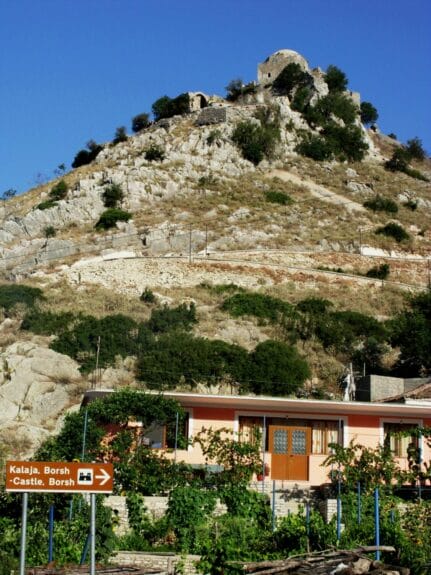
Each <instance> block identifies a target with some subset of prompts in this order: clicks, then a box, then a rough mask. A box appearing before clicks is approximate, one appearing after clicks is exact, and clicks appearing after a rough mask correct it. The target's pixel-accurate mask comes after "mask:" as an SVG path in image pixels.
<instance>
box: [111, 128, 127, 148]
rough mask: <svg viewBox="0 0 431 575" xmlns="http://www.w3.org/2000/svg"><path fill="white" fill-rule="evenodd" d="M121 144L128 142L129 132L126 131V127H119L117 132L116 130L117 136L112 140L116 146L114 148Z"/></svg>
mask: <svg viewBox="0 0 431 575" xmlns="http://www.w3.org/2000/svg"><path fill="white" fill-rule="evenodd" d="M121 142H127V130H126V126H119V127H118V128H117V129H116V130H115V136H114V138H113V140H112V143H113V144H114V146H115V145H116V144H120V143H121Z"/></svg>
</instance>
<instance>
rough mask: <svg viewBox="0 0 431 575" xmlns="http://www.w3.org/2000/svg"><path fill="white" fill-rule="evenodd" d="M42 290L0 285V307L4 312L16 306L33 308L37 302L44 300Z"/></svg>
mask: <svg viewBox="0 0 431 575" xmlns="http://www.w3.org/2000/svg"><path fill="white" fill-rule="evenodd" d="M44 299H45V297H44V295H43V293H42V290H40V289H39V288H34V287H30V286H25V285H17V284H13V285H7V284H3V285H0V307H1V308H3V309H5V310H6V311H9V310H11V309H12V308H13V307H14V306H15V305H17V304H24V305H26V306H28V307H32V306H34V304H35V303H36V302H37V301H42V300H44Z"/></svg>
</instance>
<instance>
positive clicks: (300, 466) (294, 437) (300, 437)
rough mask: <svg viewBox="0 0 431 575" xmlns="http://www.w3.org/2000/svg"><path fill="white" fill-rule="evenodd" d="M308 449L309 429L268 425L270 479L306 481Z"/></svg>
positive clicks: (309, 441)
mask: <svg viewBox="0 0 431 575" xmlns="http://www.w3.org/2000/svg"><path fill="white" fill-rule="evenodd" d="M310 447H311V431H310V428H308V427H296V426H295V427H293V426H292V427H289V426H284V425H283V426H279V425H270V426H269V451H270V452H271V461H272V463H271V478H272V479H288V480H296V481H299V480H301V481H307V480H308V457H309V454H310Z"/></svg>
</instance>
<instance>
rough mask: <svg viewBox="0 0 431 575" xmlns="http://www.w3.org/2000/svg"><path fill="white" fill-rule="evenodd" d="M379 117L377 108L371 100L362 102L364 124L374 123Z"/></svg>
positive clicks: (362, 120)
mask: <svg viewBox="0 0 431 575" xmlns="http://www.w3.org/2000/svg"><path fill="white" fill-rule="evenodd" d="M378 117H379V114H378V112H377V110H376V108H375V107H374V106H373V105H372V104H371V103H370V102H361V122H362V123H363V124H374V123H375V122H377V118H378Z"/></svg>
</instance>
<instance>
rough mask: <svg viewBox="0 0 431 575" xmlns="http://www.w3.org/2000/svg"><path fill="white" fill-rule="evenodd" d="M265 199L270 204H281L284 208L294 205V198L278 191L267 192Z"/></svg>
mask: <svg viewBox="0 0 431 575" xmlns="http://www.w3.org/2000/svg"><path fill="white" fill-rule="evenodd" d="M265 198H266V199H267V200H268V202H271V203H273V204H280V205H282V206H289V205H290V204H292V203H293V200H292V198H291V197H290V196H289V195H288V194H286V193H285V192H279V191H278V190H268V191H267V192H265Z"/></svg>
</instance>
